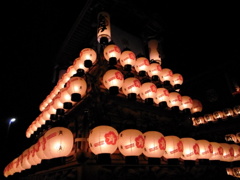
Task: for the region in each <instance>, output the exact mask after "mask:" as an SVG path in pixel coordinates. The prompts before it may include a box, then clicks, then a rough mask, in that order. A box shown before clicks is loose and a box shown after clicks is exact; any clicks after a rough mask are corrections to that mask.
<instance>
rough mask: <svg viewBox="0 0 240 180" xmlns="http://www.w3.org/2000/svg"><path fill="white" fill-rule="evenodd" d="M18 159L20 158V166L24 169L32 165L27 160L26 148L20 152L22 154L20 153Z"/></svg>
mask: <svg viewBox="0 0 240 180" xmlns="http://www.w3.org/2000/svg"><path fill="white" fill-rule="evenodd" d="M20 159H21V166H22V168H23V169H24V170H26V169H30V168H31V167H32V165H31V164H30V162H29V161H28V149H26V150H24V151H23V152H22V154H21V155H20Z"/></svg>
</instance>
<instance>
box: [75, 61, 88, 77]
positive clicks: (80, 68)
mask: <svg viewBox="0 0 240 180" xmlns="http://www.w3.org/2000/svg"><path fill="white" fill-rule="evenodd" d="M73 67H74V69H75V70H76V71H77V72H76V73H77V75H78V76H79V77H81V76H83V75H84V74H85V73H86V72H88V71H89V68H88V67H85V65H84V59H81V58H80V57H77V58H76V59H75V60H74V61H73Z"/></svg>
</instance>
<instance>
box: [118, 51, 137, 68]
mask: <svg viewBox="0 0 240 180" xmlns="http://www.w3.org/2000/svg"><path fill="white" fill-rule="evenodd" d="M135 63H136V55H135V54H134V52H132V51H130V50H129V49H125V50H123V52H122V53H121V55H120V64H121V65H122V67H123V68H124V70H126V71H131V70H132V67H134V65H135Z"/></svg>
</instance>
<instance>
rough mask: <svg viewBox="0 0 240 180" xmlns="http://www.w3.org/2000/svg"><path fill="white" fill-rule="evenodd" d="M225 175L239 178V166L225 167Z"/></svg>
mask: <svg viewBox="0 0 240 180" xmlns="http://www.w3.org/2000/svg"><path fill="white" fill-rule="evenodd" d="M226 172H227V175H229V176H233V177H236V178H240V167H231V168H226Z"/></svg>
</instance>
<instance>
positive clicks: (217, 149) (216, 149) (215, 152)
mask: <svg viewBox="0 0 240 180" xmlns="http://www.w3.org/2000/svg"><path fill="white" fill-rule="evenodd" d="M210 143H211V145H212V156H211V157H210V158H209V160H215V161H218V160H220V159H221V158H222V155H223V147H222V146H221V144H220V143H218V142H210Z"/></svg>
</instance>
